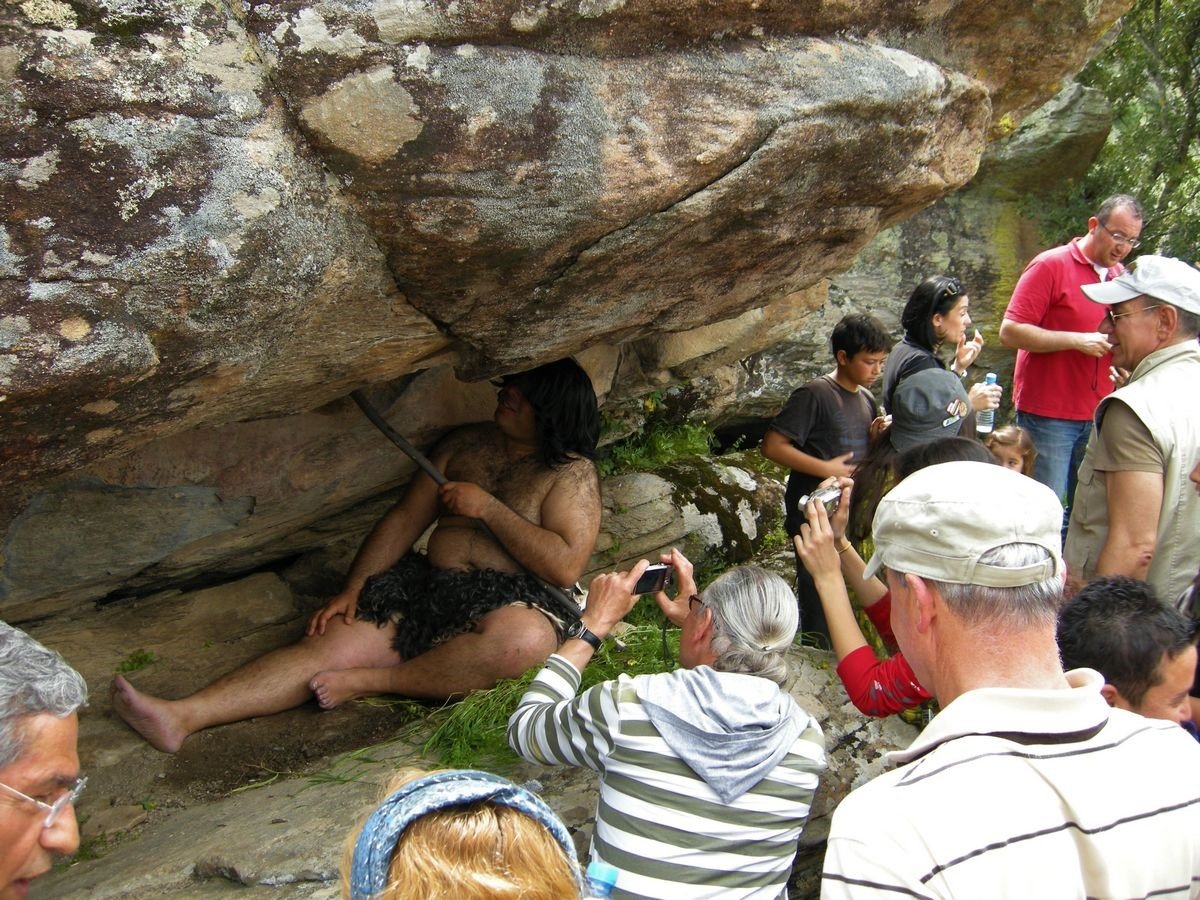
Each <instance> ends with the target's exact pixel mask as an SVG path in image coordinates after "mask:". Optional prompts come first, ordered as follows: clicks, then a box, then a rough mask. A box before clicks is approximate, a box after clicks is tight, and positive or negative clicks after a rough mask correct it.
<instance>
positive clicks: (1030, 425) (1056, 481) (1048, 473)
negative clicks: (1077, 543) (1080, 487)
mask: <svg viewBox="0 0 1200 900" xmlns="http://www.w3.org/2000/svg"><path fill="white" fill-rule="evenodd" d="M1017 424H1018V425H1020V426H1021V427H1022V428H1024V429H1025V430H1026V431H1028V432H1029V436H1030V437H1031V438H1033V445H1034V446H1035V447H1036V448H1037V461H1036V462H1035V463H1034V464H1033V477H1034V478H1035V479H1037V480H1038V481H1040V482H1041V483H1042V484H1044V485H1046V487H1048V488H1050V490H1052V491H1054V493H1055V494H1057V495H1058V499H1060V500H1061V501H1062V503H1063V534H1064V535H1065V534H1066V533H1067V522H1068V521H1070V518H1071V503H1072V502H1074V500H1075V473H1076V472H1077V471H1078V470H1079V464H1080V463H1081V462H1082V461H1083V451H1084V450H1085V449H1087V442H1088V437H1089V436H1090V435H1091V433H1092V423H1091V420H1087V421H1084V422H1076V421H1073V420H1071V419H1050V418H1047V417H1046V416H1035V415H1033V414H1032V413H1025V412H1021V411H1020V410H1018V411H1017Z"/></svg>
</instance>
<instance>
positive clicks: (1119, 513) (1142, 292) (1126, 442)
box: [1065, 256, 1200, 602]
mask: <svg viewBox="0 0 1200 900" xmlns="http://www.w3.org/2000/svg"><path fill="white" fill-rule="evenodd" d="M1083 292H1084V293H1085V294H1087V296H1088V297H1090V298H1091V299H1092V300H1093V301H1095V302H1096V303H1098V304H1104V305H1105V306H1107V307H1108V309H1107V313H1106V315H1105V318H1104V319H1102V320H1101V322H1100V331H1101V332H1102V333H1103V334H1105V335H1107V336H1108V340H1109V343H1110V344H1112V348H1113V349H1112V353H1113V364H1114V365H1116V366H1118V367H1120V368H1122V369H1126V370H1128V371H1129V372H1130V373H1131V374H1130V376H1129V380H1128V381H1127V382H1126V383H1125V384H1124V385H1123V386H1122V387H1120V388H1119V389H1117V390H1116V391H1114V392H1113V393H1112V394H1110V395H1109V396H1108V397H1105V398H1104V399H1103V400H1102V401H1100V405H1099V406H1097V407H1096V417H1095V428H1093V429H1092V436H1091V439H1090V440H1089V441H1088V447H1087V450H1086V452H1085V453H1084V457H1083V462H1082V463H1081V464H1080V466H1079V486H1078V487H1077V488H1076V493H1075V504H1074V506H1073V507H1072V509H1071V523H1070V525H1069V527H1068V529H1067V541H1066V551H1065V552H1066V558H1067V561H1068V562H1069V563H1070V567H1071V575H1072V587H1073V588H1075V587H1078V586H1080V585H1082V584H1083V583H1086V582H1087V581H1090V580H1092V579H1093V578H1095V577H1096V576H1098V575H1129V576H1131V577H1133V578H1141V579H1145V580H1146V581H1149V582H1150V583H1151V584H1152V585H1153V586H1154V590H1155V592H1156V593H1157V594H1158V599H1159V600H1162V601H1164V602H1169V601H1171V600H1174V598H1175V597H1177V596H1179V594H1180V592H1181V591H1183V589H1184V588H1185V587H1187V584H1188V582H1189V581H1190V580H1191V578H1192V576H1193V575H1194V574H1195V572H1196V569H1197V567H1200V541H1198V540H1197V535H1200V497H1197V495H1196V492H1195V491H1194V490H1193V489H1192V486H1191V485H1190V484H1189V483H1188V473H1189V472H1190V470H1191V467H1192V464H1193V463H1194V462H1195V460H1196V458H1197V457H1198V456H1200V346H1198V345H1197V343H1196V336H1197V334H1200V270H1197V269H1196V268H1194V267H1193V266H1190V265H1188V264H1187V263H1186V262H1183V261H1181V260H1178V259H1170V258H1168V257H1164V256H1143V257H1141V258H1139V259H1138V260H1137V261H1136V262H1134V263H1131V264H1130V266H1129V269H1128V270H1127V271H1126V272H1125V273H1124V274H1122V275H1119V276H1117V277H1116V278H1114V279H1112V280H1111V281H1108V282H1105V283H1104V284H1088V285H1084V286H1083Z"/></svg>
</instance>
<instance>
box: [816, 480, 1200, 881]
mask: <svg viewBox="0 0 1200 900" xmlns="http://www.w3.org/2000/svg"><path fill="white" fill-rule="evenodd" d="M963 485H969V490H966V491H964V490H963ZM1081 488H1082V485H1081ZM1061 520H1062V508H1061V506H1060V505H1059V503H1058V498H1056V497H1055V496H1054V494H1053V493H1052V492H1051V491H1050V490H1049V489H1048V488H1047V487H1045V486H1044V485H1041V484H1038V483H1037V482H1036V481H1034V480H1032V479H1030V478H1026V477H1025V476H1024V475H1021V474H1020V473H1019V472H1015V471H1013V470H1012V469H1006V468H1004V467H1003V466H996V465H991V464H989V463H978V462H951V463H944V464H942V465H935V466H929V467H927V468H924V469H921V470H920V471H918V472H916V473H914V474H912V475H909V476H908V477H907V478H905V479H904V480H903V481H901V482H900V484H899V485H897V486H896V487H895V488H894V489H893V490H892V491H891V492H890V493H889V494H888V495H887V496H886V497H884V498H883V501H882V502H881V503H880V504H879V509H878V510H877V512H876V513H875V519H874V523H873V526H872V534H873V536H874V546H875V553H874V555H873V556H872V557H871V559H870V561H869V562H868V564H867V567H866V570H865V575H866V576H870V575H873V574H875V573H876V572H879V571H883V570H886V575H885V577H886V579H887V584H888V588H889V590H890V591H891V595H892V611H891V624H892V630H893V631H894V632H895V635H896V641H897V642H898V643H899V645H900V649H901V650H902V651H904V657H905V659H907V660H908V662H909V664H910V665H911V666H912V669H913V672H914V673H915V674H916V676H917V678H918V679H919V680H920V683H921V684H922V685H924V686H925V687H926V688H927V689H928V690H929V691H930V692H932V693H933V695H934V697H936V698H937V701H938V704H939V706H940V707H941V712H939V713H938V714H937V715H936V716H935V717H934V718H933V720H932V721H931V722H930V723H929V725H928V726H926V728H925V730H924V731H922V732H921V734H920V735H919V736H918V737H917V739H916V740H915V741H913V743H912V745H910V746H909V747H908V748H907V749H906V750H903V751H901V752H899V753H892V754H889V757H890V758H891V761H893V762H897V763H900V765H899V767H898V768H896V769H894V770H892V771H890V772H888V773H886V774H884V775H881V776H879V777H878V778H876V779H874V780H873V781H871V782H868V783H867V784H865V785H863V786H862V787H860V788H858V789H856V790H854V791H852V792H851V793H850V795H849V796H848V797H846V799H845V800H843V801H842V802H841V804H840V805H839V806H838V808H837V810H836V811H835V812H834V815H833V822H832V823H831V825H830V832H829V845H828V849H827V851H826V854H825V867H824V873H823V875H822V885H821V896H822V897H823V898H824V900H840V898H848V900H849V898H854V900H863V898H889V900H897V898H901V897H924V898H950V897H958V898H963V897H969V898H972V900H984V898H1002V897H1003V898H1008V897H1020V898H1026V897H1038V898H1041V897H1053V898H1060V897H1160V896H1161V897H1166V896H1170V897H1188V896H1191V897H1195V896H1197V895H1198V893H1200V746H1198V745H1197V744H1196V742H1195V741H1194V740H1193V739H1192V738H1191V737H1190V736H1189V735H1188V734H1187V733H1186V732H1184V730H1183V729H1181V728H1179V727H1178V726H1177V725H1176V724H1175V723H1174V722H1169V721H1166V720H1163V719H1147V718H1144V717H1142V716H1139V715H1137V714H1136V713H1133V712H1130V711H1128V710H1124V709H1114V708H1112V707H1110V706H1109V705H1108V704H1107V703H1106V702H1105V699H1104V696H1103V694H1102V689H1103V687H1104V677H1103V676H1102V675H1101V674H1100V673H1099V672H1096V671H1095V670H1093V669H1075V670H1073V671H1071V672H1064V671H1063V668H1062V664H1061V663H1060V661H1059V654H1058V645H1057V643H1056V642H1055V626H1056V618H1057V613H1058V609H1059V606H1060V605H1061V602H1062V587H1063V574H1064V571H1063V561H1062V556H1061V554H1060V551H1059V544H1060V539H1059V527H1060V523H1061Z"/></svg>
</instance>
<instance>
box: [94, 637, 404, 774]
mask: <svg viewBox="0 0 1200 900" xmlns="http://www.w3.org/2000/svg"><path fill="white" fill-rule="evenodd" d="M392 636H393V629H392V628H390V627H384V628H377V627H376V626H375V625H374V624H373V623H371V622H364V621H361V620H359V621H355V622H354V623H353V624H352V625H347V624H346V623H345V622H344V621H343V620H342V618H341V617H340V616H335V617H333V618H332V619H330V620H329V623H328V624H327V625H326V628H325V634H324V635H314V636H313V637H305V638H302V639H301V640H300V641H299V642H298V643H295V644H292V645H291V646H288V647H282V648H280V649H279V650H274V651H272V652H271V653H268V654H267V655H266V656H262V657H259V658H258V659H256V660H253V661H251V662H249V663H246V664H245V665H244V666H242V667H241V668H238V669H235V670H234V671H232V672H230V673H229V674H228V675H225V676H223V677H221V678H219V679H217V680H216V681H214V682H213V683H212V684H210V685H209V686H208V687H206V688H203V689H202V690H199V691H197V692H196V693H194V694H192V695H191V696H189V697H185V698H183V699H182V700H163V699H160V698H158V697H153V696H151V695H150V694H144V693H142V692H141V691H138V690H137V689H136V688H135V687H134V686H133V685H131V684H130V683H129V682H128V681H126V680H125V679H124V678H123V677H121V676H120V675H118V676H117V677H116V678H114V679H113V682H112V692H113V694H112V696H113V708H114V709H116V711H117V713H118V714H119V715H120V716H121V718H122V719H124V720H125V721H126V722H128V723H129V725H130V726H131V727H132V728H133V729H134V730H135V731H137V732H138V733H139V734H140V735H141V736H142V737H144V738H145V739H146V740H147V741H149V742H150V743H151V744H153V745H154V746H155V747H157V748H158V749H159V750H162V751H164V752H166V753H174V752H175V751H176V750H178V749H179V747H180V746H181V745H182V744H183V741H184V739H185V738H187V736H188V735H190V734H192V733H194V732H196V731H200V730H201V729H203V728H209V727H211V726H213V725H223V724H225V723H227V722H239V721H241V720H242V719H248V718H251V717H252V716H263V715H268V714H270V713H276V712H280V711H281V710H285V709H291V708H292V707H293V706H299V705H300V704H301V703H303V702H304V701H306V700H307V699H308V698H309V697H310V696H312V692H311V690H310V689H309V686H308V685H309V681H310V680H311V679H312V677H313V675H314V674H315V673H317V672H320V671H322V670H324V669H329V668H344V667H351V666H387V665H396V664H397V663H399V662H400V657H399V655H398V654H397V653H396V651H394V650H393V649H392V646H391V644H392Z"/></svg>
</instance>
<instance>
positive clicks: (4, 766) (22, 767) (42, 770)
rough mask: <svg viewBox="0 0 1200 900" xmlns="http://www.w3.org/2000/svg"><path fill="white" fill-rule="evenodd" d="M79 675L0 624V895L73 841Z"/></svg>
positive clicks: (0, 899)
mask: <svg viewBox="0 0 1200 900" xmlns="http://www.w3.org/2000/svg"><path fill="white" fill-rule="evenodd" d="M86 702H87V685H86V684H85V683H84V680H83V677H82V676H81V675H80V674H79V673H78V672H76V671H75V670H74V669H72V668H71V667H70V666H69V665H67V663H66V661H65V660H64V659H63V658H62V657H61V656H60V655H59V654H57V653H55V652H54V651H53V650H47V649H46V648H45V647H43V646H42V645H41V644H39V643H38V642H37V641H35V640H34V639H33V638H31V637H29V635H27V634H25V632H23V631H20V630H18V629H16V628H13V627H12V626H10V625H6V624H5V623H3V622H0V900H22V898H24V897H25V896H27V895H28V893H29V885H30V882H31V881H33V879H35V878H38V877H39V876H41V875H45V874H46V873H47V872H48V871H50V866H51V864H52V863H53V861H54V854H55V853H62V854H71V853H74V852H75V850H76V849H77V848H78V847H79V825H78V823H77V822H76V821H75V800H76V799H77V798H78V797H79V794H80V792H81V791H82V790H83V786H84V784H85V782H86V779H84V778H81V777H80V776H79V756H78V754H77V753H76V749H75V742H76V738H77V736H78V732H79V721H78V717H77V715H76V711H77V710H78V709H79V707H81V706H83V705H84V704H85V703H86Z"/></svg>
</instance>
